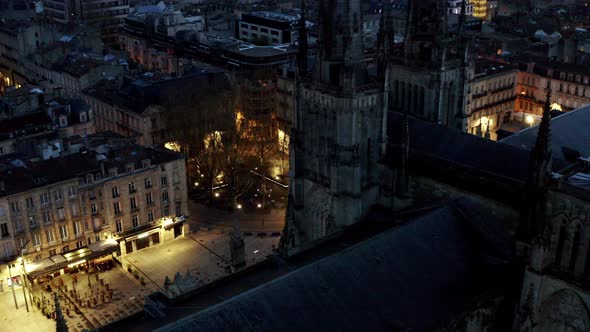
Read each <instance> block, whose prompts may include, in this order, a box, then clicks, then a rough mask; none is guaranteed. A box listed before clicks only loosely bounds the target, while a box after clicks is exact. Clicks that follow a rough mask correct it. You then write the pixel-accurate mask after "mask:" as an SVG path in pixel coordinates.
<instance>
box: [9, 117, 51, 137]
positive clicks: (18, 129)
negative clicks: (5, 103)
mask: <svg viewBox="0 0 590 332" xmlns="http://www.w3.org/2000/svg"><path fill="white" fill-rule="evenodd" d="M50 127H51V119H50V118H49V116H48V115H47V113H45V112H35V113H30V114H27V115H23V116H19V117H15V118H12V119H8V120H2V121H0V136H1V137H2V138H8V135H9V134H13V133H14V134H16V135H14V136H20V135H24V134H25V133H26V134H31V133H38V132H42V131H44V130H46V129H49V128H50Z"/></svg>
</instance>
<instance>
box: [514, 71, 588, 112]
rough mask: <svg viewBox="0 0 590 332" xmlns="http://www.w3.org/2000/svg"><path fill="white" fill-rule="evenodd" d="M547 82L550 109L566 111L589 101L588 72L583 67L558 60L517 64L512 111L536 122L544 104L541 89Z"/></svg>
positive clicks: (584, 104)
mask: <svg viewBox="0 0 590 332" xmlns="http://www.w3.org/2000/svg"><path fill="white" fill-rule="evenodd" d="M547 84H550V85H551V91H552V95H551V107H552V109H555V110H558V111H562V112H568V111H572V110H574V109H577V108H580V107H583V106H586V105H588V104H590V72H588V70H587V69H586V68H585V67H582V66H575V65H567V64H558V65H556V66H547V65H539V64H536V63H533V62H530V63H527V64H521V65H520V71H519V73H518V80H517V87H516V104H515V111H516V113H515V114H516V116H517V119H518V120H521V121H523V122H527V118H528V122H531V123H538V122H539V121H540V119H541V115H542V113H543V107H544V91H545V89H546V87H547Z"/></svg>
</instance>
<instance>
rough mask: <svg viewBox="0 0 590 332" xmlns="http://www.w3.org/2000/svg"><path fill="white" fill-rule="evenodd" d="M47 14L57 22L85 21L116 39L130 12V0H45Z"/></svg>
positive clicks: (109, 38)
mask: <svg viewBox="0 0 590 332" xmlns="http://www.w3.org/2000/svg"><path fill="white" fill-rule="evenodd" d="M43 10H44V12H45V15H46V16H48V17H49V18H51V19H52V20H54V21H55V22H58V23H61V24H66V23H70V22H83V23H87V24H90V25H93V26H95V27H97V28H99V29H100V30H101V32H102V35H103V38H105V39H106V40H109V41H113V40H114V39H115V34H116V33H117V32H118V31H119V30H120V29H121V28H122V27H123V22H124V20H125V17H126V16H127V15H128V14H129V0H113V1H103V0H43Z"/></svg>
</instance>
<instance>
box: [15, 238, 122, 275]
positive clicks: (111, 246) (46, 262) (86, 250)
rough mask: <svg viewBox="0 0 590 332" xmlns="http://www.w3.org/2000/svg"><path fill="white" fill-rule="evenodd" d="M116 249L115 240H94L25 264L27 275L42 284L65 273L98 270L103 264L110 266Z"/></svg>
mask: <svg viewBox="0 0 590 332" xmlns="http://www.w3.org/2000/svg"><path fill="white" fill-rule="evenodd" d="M117 250H118V246H117V241H115V240H113V239H106V240H104V241H99V242H94V243H92V244H89V245H88V246H86V247H82V248H78V249H76V250H72V251H69V252H67V253H63V254H58V255H53V256H51V257H48V258H44V259H41V260H38V261H35V262H31V263H27V264H26V271H27V276H28V277H29V279H31V280H35V279H38V283H39V284H42V283H44V282H46V281H49V280H51V279H52V278H53V277H56V276H58V275H61V274H65V273H69V274H72V273H76V272H79V271H81V270H83V271H85V272H89V271H99V270H101V266H102V269H105V268H104V267H105V266H107V265H108V266H112V265H111V264H110V262H112V259H113V253H115V252H116V251H117Z"/></svg>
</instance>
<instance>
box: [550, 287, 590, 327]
mask: <svg viewBox="0 0 590 332" xmlns="http://www.w3.org/2000/svg"><path fill="white" fill-rule="evenodd" d="M539 319H540V322H539V325H540V327H541V330H542V331H579V332H581V331H589V330H590V315H589V312H588V309H587V308H586V305H585V304H584V301H583V300H582V298H580V296H579V295H578V294H577V293H576V292H575V291H573V290H571V289H562V290H559V291H557V292H555V293H553V295H551V296H550V297H549V298H548V299H547V300H545V301H544V302H543V304H542V305H541V310H540V312H539Z"/></svg>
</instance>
